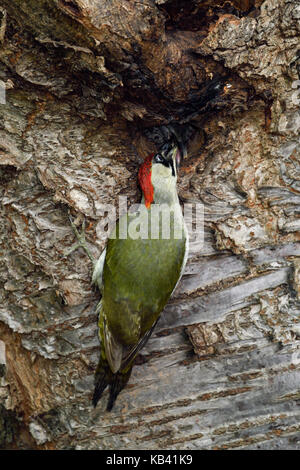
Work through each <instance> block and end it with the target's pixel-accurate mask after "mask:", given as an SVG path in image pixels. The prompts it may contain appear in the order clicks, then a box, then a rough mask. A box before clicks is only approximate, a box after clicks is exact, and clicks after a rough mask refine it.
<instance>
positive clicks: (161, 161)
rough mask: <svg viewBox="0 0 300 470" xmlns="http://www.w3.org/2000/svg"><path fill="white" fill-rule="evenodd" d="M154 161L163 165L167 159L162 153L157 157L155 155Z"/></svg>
mask: <svg viewBox="0 0 300 470" xmlns="http://www.w3.org/2000/svg"><path fill="white" fill-rule="evenodd" d="M154 161H155V163H163V162H164V161H165V159H164V157H163V156H162V155H161V154H160V153H158V154H157V155H155V157H154Z"/></svg>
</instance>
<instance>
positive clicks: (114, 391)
mask: <svg viewBox="0 0 300 470" xmlns="http://www.w3.org/2000/svg"><path fill="white" fill-rule="evenodd" d="M131 370H132V365H131V366H130V367H127V368H126V369H125V370H123V371H119V372H117V373H116V374H114V373H113V372H112V371H111V370H110V367H109V365H108V362H107V361H106V360H105V359H103V358H102V357H101V358H100V362H99V365H98V367H97V370H96V374H95V390H94V395H93V399H92V402H93V405H94V407H95V406H96V405H97V403H98V401H99V400H100V398H101V396H102V393H103V392H104V390H105V389H106V387H107V386H109V399H108V403H107V408H106V409H107V411H111V410H112V408H113V406H114V403H115V401H116V398H117V396H118V395H119V393H120V392H121V390H123V388H124V387H125V385H126V384H127V382H128V380H129V377H130V374H131Z"/></svg>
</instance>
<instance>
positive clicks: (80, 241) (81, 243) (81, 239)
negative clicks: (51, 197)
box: [64, 210, 96, 265]
mask: <svg viewBox="0 0 300 470" xmlns="http://www.w3.org/2000/svg"><path fill="white" fill-rule="evenodd" d="M68 216H69V220H70V224H71V227H72V230H73V233H74V235H75V237H76V238H77V243H75V244H74V245H73V246H71V248H69V249H68V250H67V251H66V252H65V253H64V256H65V257H67V256H69V255H70V254H71V253H73V251H75V250H77V249H78V248H83V249H84V251H85V252H86V254H87V255H88V257H89V258H90V260H91V262H92V263H93V265H95V263H96V260H95V259H94V257H93V255H92V254H91V252H90V250H89V249H88V247H87V243H86V240H85V219H83V222H82V225H81V233H80V232H79V231H78V230H77V227H76V225H75V224H74V222H73V219H72V216H71V214H70V211H69V210H68Z"/></svg>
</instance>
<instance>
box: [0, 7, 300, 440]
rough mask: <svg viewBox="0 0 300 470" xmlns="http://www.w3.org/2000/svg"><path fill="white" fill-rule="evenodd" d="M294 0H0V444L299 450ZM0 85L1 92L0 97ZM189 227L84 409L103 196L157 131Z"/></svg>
mask: <svg viewBox="0 0 300 470" xmlns="http://www.w3.org/2000/svg"><path fill="white" fill-rule="evenodd" d="M299 20H300V4H299V1H298V0H277V1H275V0H265V1H260V0H231V1H225V0H219V1H218V2H215V1H212V0H190V2H184V1H182V0H140V1H135V0H110V1H107V0H103V1H101V2H100V1H97V0H53V1H51V0H43V1H38V2H37V1H34V0H30V1H28V0H0V46H1V48H0V80H1V81H0V91H1V95H0V103H1V104H0V136H1V140H0V181H1V189H0V190H1V209H0V217H1V225H0V254H1V259H0V297H1V305H0V338H1V341H0V346H1V347H0V362H1V367H0V380H1V382H0V399H1V404H0V447H2V448H13V449H18V448H36V449H232V448H235V449H236V448H238V449H246V448H247V449H278V448H288V449H296V448H298V447H299V438H300V427H299V407H298V406H297V405H298V402H299V396H300V395H299V394H300V391H299V378H300V374H299V363H300V361H299V359H300V357H299V338H300V323H299V313H300V308H299V306H300V302H299V300H300V261H299V255H300V237H299V229H300V223H299V207H300V174H299V168H300V166H299V128H300V115H299V84H300V82H299V74H298V73H299V67H300V65H299V60H298V59H299V54H300V52H299V51H300V47H299V34H300V21H299ZM1 99H2V101H1ZM174 126H175V127H176V126H177V129H180V132H181V131H182V132H185V133H186V136H187V138H188V143H189V145H188V158H187V159H186V160H185V161H184V162H183V164H182V167H181V170H180V179H179V182H178V187H179V196H180V199H181V201H182V202H183V203H184V202H198V203H202V204H203V206H204V242H203V243H201V242H195V243H192V244H191V247H190V253H189V260H188V263H187V267H186V270H185V273H184V277H183V279H182V281H181V283H180V285H179V286H178V288H177V290H176V292H175V294H174V296H173V297H172V299H171V300H170V302H169V303H168V305H167V307H166V308H165V311H164V313H163V315H162V317H161V319H160V321H159V323H158V325H157V327H156V329H155V332H154V334H153V335H152V338H151V339H150V340H149V342H148V344H147V345H146V347H145V348H144V349H143V350H142V351H141V354H140V355H139V357H138V358H137V361H136V362H137V363H136V365H135V367H134V369H133V373H132V376H131V378H130V381H129V383H128V385H127V387H126V388H125V389H124V390H123V391H122V392H121V394H120V396H119V397H118V400H117V402H116V405H115V407H114V408H113V410H112V412H111V413H108V412H106V411H105V405H106V397H107V396H106V394H104V397H103V399H102V400H101V402H100V403H99V405H98V406H97V408H96V409H93V408H92V406H91V396H92V392H93V378H94V371H95V367H96V364H97V361H98V354H99V342H98V336H97V318H96V314H95V306H96V304H97V301H98V299H99V293H98V292H97V291H96V290H95V289H93V288H92V286H91V271H92V266H91V264H90V262H89V261H88V258H87V257H86V255H85V253H84V252H83V251H82V250H81V249H79V250H76V251H74V252H73V253H71V254H70V255H69V256H66V252H67V251H68V250H69V249H70V248H71V247H72V246H73V245H74V244H75V240H74V235H73V232H72V229H71V227H70V223H69V219H68V209H69V210H71V213H72V214H73V216H74V217H76V224H77V225H78V227H80V224H81V222H82V221H83V219H85V220H86V235H87V240H88V245H89V247H90V250H91V251H92V253H93V255H94V256H95V257H97V256H99V255H100V253H101V251H102V249H103V247H104V246H105V240H104V239H100V238H99V234H100V225H101V223H102V222H103V218H104V214H103V210H102V209H103V204H112V205H114V206H117V204H118V197H119V196H121V195H122V196H125V195H126V196H127V198H128V202H129V204H130V203H135V202H137V201H138V200H139V198H140V191H139V189H138V186H137V170H138V167H139V165H140V163H141V162H142V160H143V158H144V157H145V156H147V155H148V154H149V153H150V152H152V151H154V150H155V148H156V146H157V145H159V144H160V142H161V140H162V139H163V137H162V136H163V134H164V133H166V132H167V133H168V132H170V129H172V128H174Z"/></svg>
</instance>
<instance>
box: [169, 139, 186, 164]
mask: <svg viewBox="0 0 300 470" xmlns="http://www.w3.org/2000/svg"><path fill="white" fill-rule="evenodd" d="M186 157H187V149H186V146H185V145H184V144H183V143H182V142H180V143H179V144H178V147H177V146H176V147H175V148H174V152H173V155H172V158H173V160H174V161H175V163H176V168H177V170H178V168H179V166H180V162H181V160H184V159H185V158H186Z"/></svg>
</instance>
